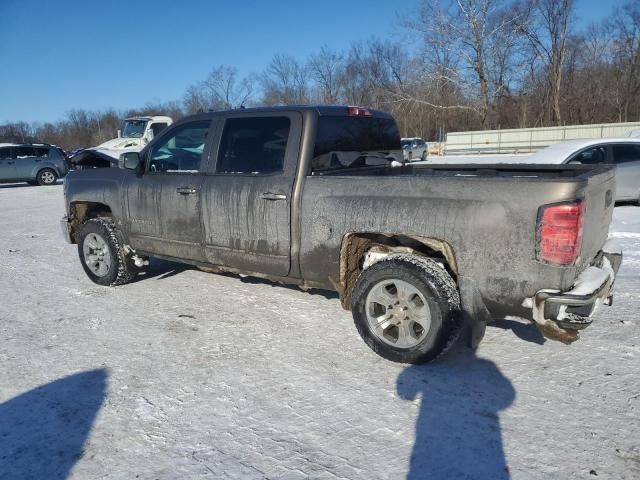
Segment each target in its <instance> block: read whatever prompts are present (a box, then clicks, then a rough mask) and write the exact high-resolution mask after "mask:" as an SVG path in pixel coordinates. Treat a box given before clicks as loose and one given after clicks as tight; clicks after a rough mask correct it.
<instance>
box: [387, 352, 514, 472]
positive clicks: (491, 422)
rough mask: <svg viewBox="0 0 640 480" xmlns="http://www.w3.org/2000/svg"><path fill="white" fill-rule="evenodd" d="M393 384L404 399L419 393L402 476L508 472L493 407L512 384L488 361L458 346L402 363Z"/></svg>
mask: <svg viewBox="0 0 640 480" xmlns="http://www.w3.org/2000/svg"><path fill="white" fill-rule="evenodd" d="M396 386H397V390H398V394H399V396H400V397H401V398H403V399H404V400H410V401H413V400H414V399H416V398H417V397H420V398H421V404H420V412H419V416H418V420H417V422H416V437H415V444H414V446H413V452H412V454H411V460H410V465H409V474H408V476H407V478H408V479H410V480H417V479H420V480H428V479H434V480H435V479H444V478H447V479H469V480H471V479H474V480H475V479H492V480H498V479H508V478H510V474H509V471H508V467H507V461H506V458H505V454H504V450H503V447H502V435H501V431H500V420H499V417H498V413H499V412H500V411H501V410H503V409H505V408H507V407H508V406H509V405H511V403H513V401H514V399H515V390H514V388H513V385H512V384H511V382H510V381H509V380H508V379H507V378H506V377H505V376H504V375H503V374H502V373H501V372H500V370H499V369H498V367H497V366H496V365H495V364H494V363H493V362H491V361H488V360H485V359H481V358H478V357H476V356H475V354H474V352H473V351H471V350H469V349H463V348H459V349H455V351H452V352H450V354H448V355H447V357H446V359H445V360H444V361H443V362H436V363H433V364H428V365H412V366H409V367H407V368H406V369H405V370H404V371H403V372H402V373H401V374H400V375H399V376H398V379H397V384H396Z"/></svg>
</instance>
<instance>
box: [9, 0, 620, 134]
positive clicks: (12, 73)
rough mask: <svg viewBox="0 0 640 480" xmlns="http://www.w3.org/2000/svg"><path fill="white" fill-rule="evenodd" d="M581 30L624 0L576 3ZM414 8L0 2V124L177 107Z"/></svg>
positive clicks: (395, 4)
mask: <svg viewBox="0 0 640 480" xmlns="http://www.w3.org/2000/svg"><path fill="white" fill-rule="evenodd" d="M577 1H578V13H579V16H580V22H581V23H582V24H587V23H589V22H591V21H594V20H598V19H600V18H603V17H604V16H606V15H608V14H609V13H610V12H611V11H612V10H613V8H614V6H615V5H620V4H622V3H623V0H577ZM418 4H419V0H368V1H365V0H358V1H356V0H297V1H296V0H263V1H260V0H235V1H230V0H218V1H214V0H211V1H207V0H181V1H177V0H155V1H151V2H150V1H144V0H128V1H125V0H94V1H91V0H51V1H47V0H40V1H36V0H0V18H1V19H2V20H3V22H2V28H1V29H0V61H1V62H2V65H3V68H2V69H1V73H0V123H3V122H6V121H17V120H24V121H28V122H32V121H39V122H44V121H54V120H59V119H61V118H62V117H63V116H64V115H65V113H66V112H67V111H69V110H70V109H72V108H85V109H91V110H98V109H105V108H109V107H114V108H116V109H125V108H133V107H136V106H142V105H144V103H146V102H148V101H156V100H160V101H166V100H180V99H181V98H182V96H183V94H184V92H185V90H186V88H187V87H188V86H189V85H191V84H193V83H195V82H197V81H199V80H201V79H203V78H204V77H205V76H206V75H207V73H208V72H209V71H210V70H211V69H212V68H213V67H214V66H217V65H233V66H236V67H238V68H239V70H240V71H241V72H242V73H249V72H256V73H258V72H260V71H261V70H262V69H263V68H264V67H265V66H266V64H267V63H268V62H269V60H270V59H271V57H272V56H273V55H274V54H276V53H284V54H289V55H293V56H295V57H298V58H301V59H302V58H305V57H306V56H307V55H308V54H309V53H310V52H313V51H317V50H318V49H319V48H320V47H321V46H322V45H328V46H329V47H332V48H335V49H342V48H345V47H348V46H349V44H350V43H351V42H352V41H354V40H366V39H368V38H370V37H371V36H373V35H375V36H377V37H381V38H386V37H392V36H396V37H397V38H400V33H401V32H400V30H399V28H398V23H399V22H398V18H399V16H401V15H409V14H411V12H412V11H415V9H416V7H417V5H418Z"/></svg>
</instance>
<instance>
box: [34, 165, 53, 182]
mask: <svg viewBox="0 0 640 480" xmlns="http://www.w3.org/2000/svg"><path fill="white" fill-rule="evenodd" d="M36 178H37V181H38V185H53V184H54V183H56V180H58V175H57V174H56V172H55V171H54V170H52V169H50V168H43V169H42V170H40V171H39V172H38V175H37V176H36Z"/></svg>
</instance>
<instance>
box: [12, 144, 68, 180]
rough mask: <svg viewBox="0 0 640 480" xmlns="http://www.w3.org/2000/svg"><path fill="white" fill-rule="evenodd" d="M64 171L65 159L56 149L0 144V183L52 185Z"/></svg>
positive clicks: (62, 153)
mask: <svg viewBox="0 0 640 480" xmlns="http://www.w3.org/2000/svg"><path fill="white" fill-rule="evenodd" d="M68 171H69V168H68V166H67V159H66V156H65V154H64V152H63V151H62V149H60V148H58V147H56V146H53V145H47V144H31V143H28V144H14V143H0V183H6V182H27V183H29V184H30V185H53V184H55V183H56V181H57V180H58V179H59V178H61V177H64V176H65V175H66V174H67V172H68Z"/></svg>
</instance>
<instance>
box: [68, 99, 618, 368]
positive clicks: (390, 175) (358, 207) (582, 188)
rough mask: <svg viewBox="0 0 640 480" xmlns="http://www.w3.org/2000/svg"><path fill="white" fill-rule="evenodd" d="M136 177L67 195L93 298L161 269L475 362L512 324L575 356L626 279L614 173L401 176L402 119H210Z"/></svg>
mask: <svg viewBox="0 0 640 480" xmlns="http://www.w3.org/2000/svg"><path fill="white" fill-rule="evenodd" d="M120 163H121V164H120V167H121V168H95V169H87V170H81V171H75V172H72V173H70V174H69V175H68V176H67V179H66V181H65V187H64V192H65V198H66V208H67V214H66V216H65V217H64V218H63V220H62V226H63V232H64V234H65V236H66V239H67V240H68V241H69V242H71V243H75V244H77V245H78V252H79V256H80V262H81V263H82V266H83V268H84V270H85V272H86V274H87V275H88V276H89V278H90V279H91V280H92V281H94V282H95V283H98V284H100V285H119V284H124V283H126V282H128V281H129V280H131V279H132V278H133V277H134V276H135V275H136V273H137V271H138V270H139V269H140V268H143V267H144V265H146V264H147V263H148V257H150V256H153V257H160V258H165V259H170V260H175V261H180V262H185V263H189V264H193V265H197V266H200V267H203V268H205V269H211V270H214V271H218V270H219V271H231V272H236V273H242V274H248V275H254V276H258V277H263V278H267V279H271V280H273V281H276V282H283V283H287V284H295V285H299V286H300V287H302V288H321V289H330V290H334V291H337V292H338V293H339V295H340V299H341V302H342V305H343V307H344V308H345V309H347V310H351V311H352V314H353V318H354V320H355V325H356V327H357V330H358V332H359V333H360V335H361V336H362V338H363V339H364V340H365V342H366V343H367V344H368V345H369V346H370V347H371V348H372V349H373V350H374V351H375V352H377V353H378V354H380V355H381V356H383V357H385V358H387V359H390V360H393V361H398V362H407V363H408V362H411V363H416V362H424V361H428V360H431V359H434V358H435V357H437V356H439V355H440V354H442V353H443V352H444V351H446V349H447V348H448V347H449V346H450V345H451V344H452V343H453V342H454V341H455V340H456V338H458V337H459V335H460V332H461V331H465V332H469V340H470V342H471V345H476V344H477V343H478V342H479V341H480V339H481V338H482V336H483V334H484V329H485V325H486V324H487V323H488V322H490V321H491V320H492V319H495V318H501V317H504V316H506V315H515V316H520V317H523V318H526V319H529V320H532V321H534V322H535V323H536V324H537V325H538V327H539V328H540V330H541V332H542V333H543V334H544V335H545V336H547V337H548V338H552V339H556V340H560V341H562V342H565V343H571V342H572V341H574V340H576V339H577V338H578V336H577V332H578V330H580V329H582V328H584V327H586V326H587V325H589V324H590V323H591V315H592V313H593V312H594V310H595V308H596V307H597V306H599V305H600V304H601V303H606V304H610V303H611V299H612V296H611V295H612V293H611V292H612V287H613V283H614V280H615V276H616V273H617V271H618V268H619V267H620V263H621V261H622V254H621V252H620V250H619V249H616V248H615V247H614V246H612V244H611V243H610V242H608V241H607V235H608V229H609V223H610V221H611V215H612V212H613V204H614V202H613V199H614V197H613V192H614V190H615V184H614V174H613V171H612V170H611V169H610V168H608V167H605V166H596V167H594V166H586V165H562V166H555V165H554V166H532V165H483V166H479V165H468V166H465V165H455V166H447V165H438V166H431V165H420V166H413V165H402V149H401V146H400V135H399V132H398V127H397V125H396V123H395V121H394V120H393V118H392V117H391V116H389V115H388V114H386V113H383V112H379V111H374V110H369V109H366V108H361V107H334V106H331V107H329V106H316V107H314V106H305V107H276V108H260V109H242V110H234V111H226V112H210V113H203V114H198V115H194V116H190V117H187V118H185V119H183V120H181V121H179V122H177V123H175V124H174V125H172V126H171V127H170V128H168V129H167V130H165V131H164V132H163V133H162V135H160V136H158V137H157V138H155V139H154V140H153V141H152V142H151V143H150V144H149V145H147V146H146V147H145V148H144V150H142V151H141V152H140V153H126V154H123V155H122V157H121V159H120ZM463 327H464V328H463ZM318 328H330V327H327V326H326V325H323V326H318Z"/></svg>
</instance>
